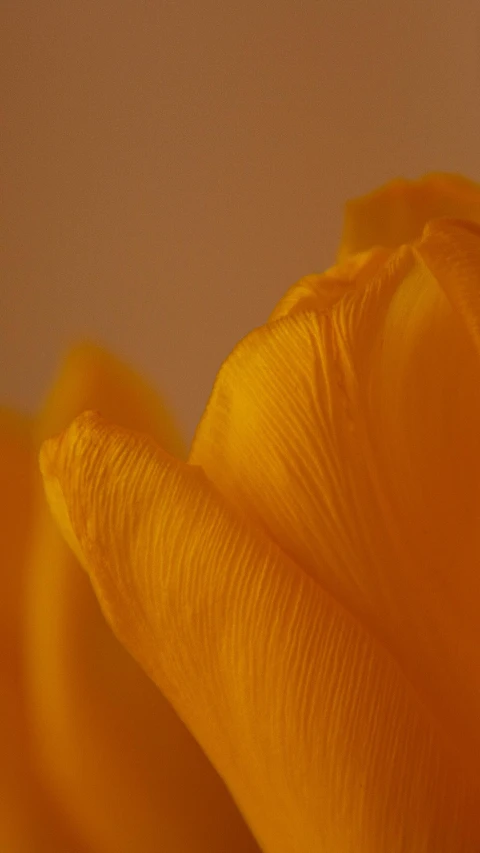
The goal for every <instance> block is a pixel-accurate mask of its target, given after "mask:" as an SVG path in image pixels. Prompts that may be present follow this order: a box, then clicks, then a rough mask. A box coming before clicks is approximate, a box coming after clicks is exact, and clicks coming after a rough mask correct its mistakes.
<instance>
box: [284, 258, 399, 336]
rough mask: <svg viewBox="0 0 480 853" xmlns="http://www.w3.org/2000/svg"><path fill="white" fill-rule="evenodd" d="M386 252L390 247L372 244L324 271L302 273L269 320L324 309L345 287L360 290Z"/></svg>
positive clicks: (339, 297)
mask: <svg viewBox="0 0 480 853" xmlns="http://www.w3.org/2000/svg"><path fill="white" fill-rule="evenodd" d="M390 254H391V253H390V250H388V249H383V248H381V247H376V248H374V249H370V250H369V251H368V252H360V253H359V254H358V255H352V256H351V257H348V258H347V259H346V260H345V261H343V263H341V264H337V265H336V266H334V267H330V269H328V270H326V271H325V272H324V273H319V274H317V275H306V276H304V277H303V278H301V279H300V281H297V282H296V283H295V284H294V285H293V286H292V287H290V288H289V289H288V290H287V292H286V294H285V295H284V296H283V297H282V299H281V300H280V302H279V303H278V305H277V306H276V307H275V309H274V311H273V312H272V315H271V317H270V320H278V319H280V317H284V316H285V315H286V314H292V313H293V312H294V311H309V310H311V309H313V310H315V311H325V310H326V309H327V308H330V307H331V306H332V305H334V303H335V302H338V300H339V299H341V298H342V296H345V294H346V293H348V291H349V290H352V289H353V288H355V289H356V290H362V288H363V287H365V285H366V284H368V282H369V281H370V279H371V278H372V276H374V275H375V273H377V272H379V270H381V268H382V267H383V266H384V264H385V263H386V262H387V260H388V258H389V257H390Z"/></svg>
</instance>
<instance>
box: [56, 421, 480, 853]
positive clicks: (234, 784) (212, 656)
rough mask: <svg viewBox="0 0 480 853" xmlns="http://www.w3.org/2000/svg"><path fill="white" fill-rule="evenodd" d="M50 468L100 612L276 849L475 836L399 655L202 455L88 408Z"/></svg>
mask: <svg viewBox="0 0 480 853" xmlns="http://www.w3.org/2000/svg"><path fill="white" fill-rule="evenodd" d="M42 470H43V475H44V480H45V486H46V491H47V495H51V493H52V486H53V487H54V500H53V502H52V503H53V509H54V511H57V509H58V503H57V502H58V499H59V496H62V499H63V502H64V508H63V509H62V512H63V514H64V516H65V517H68V518H69V521H70V525H71V527H72V531H73V534H74V535H75V537H76V539H77V541H78V543H79V546H80V548H81V549H82V552H83V562H84V564H85V566H86V567H87V569H88V571H89V573H90V574H91V577H92V581H93V584H94V587H95V590H96V592H97V595H98V597H99V600H100V602H101V605H102V607H103V609H104V612H105V614H106V616H107V619H108V620H109V622H110V624H111V625H112V627H113V629H114V631H115V632H116V633H117V635H118V637H119V638H120V639H121V641H122V642H124V643H125V644H126V645H127V647H128V648H129V649H130V650H131V651H132V653H133V654H134V655H135V657H136V658H137V660H139V661H140V662H141V663H142V665H143V666H144V667H145V668H146V670H147V672H149V673H150V675H151V676H152V678H153V679H154V680H155V681H156V683H157V684H158V685H159V687H160V689H161V690H162V691H163V692H164V694H165V695H166V696H168V697H169V699H170V700H171V702H172V704H174V705H175V707H176V708H177V710H178V712H179V714H180V715H181V716H182V717H183V719H184V720H185V721H186V723H187V724H188V726H189V727H190V728H191V730H192V732H193V733H194V734H195V736H196V737H197V738H198V740H199V742H200V743H201V744H202V745H203V747H204V748H205V750H206V752H207V754H208V755H209V756H210V757H211V759H212V761H213V762H214V764H215V765H216V767H217V768H218V770H219V772H220V773H221V775H222V776H223V777H224V778H225V779H226V780H227V782H228V784H229V786H230V788H231V790H232V792H233V794H234V796H235V798H236V800H237V802H238V803H239V805H240V807H241V809H242V811H243V812H244V814H245V815H246V817H247V820H248V822H249V824H250V825H251V826H252V827H253V829H254V831H255V833H256V835H257V837H258V839H259V842H260V844H261V847H262V850H264V851H265V853H298V851H316V850H318V851H320V850H325V851H327V850H328V851H330V850H331V851H336V850H345V851H346V850H348V851H350V850H351V851H356V853H357V851H358V853H385V851H387V850H388V851H389V853H404V851H406V850H408V851H409V853H451V851H452V850H455V851H456V853H467V851H468V853H476V851H477V850H478V848H479V845H480V823H479V818H478V814H479V812H478V805H479V800H478V788H475V786H474V785H473V784H472V782H471V780H470V779H468V778H467V776H466V775H465V774H464V773H463V771H462V770H460V768H459V766H458V764H457V763H456V759H455V758H454V757H453V755H452V754H450V752H449V749H448V747H447V746H446V743H445V742H444V740H443V738H442V737H441V735H440V734H439V731H438V730H437V729H436V726H435V723H434V721H433V720H432V718H431V717H430V715H429V714H428V713H427V712H425V710H424V708H423V706H422V704H421V701H420V700H419V698H418V696H417V694H416V692H415V691H414V690H413V689H412V687H411V685H410V683H409V682H408V680H407V679H405V678H404V676H403V674H402V673H401V671H400V669H399V668H398V666H397V664H396V662H395V661H394V660H393V658H392V657H391V656H390V655H389V654H388V652H386V650H384V649H383V648H382V646H381V645H380V644H379V643H378V642H377V641H376V639H375V638H374V637H373V635H371V634H370V633H369V632H368V631H366V630H365V629H364V628H363V627H362V626H361V624H360V623H359V622H357V621H356V620H355V619H354V618H353V617H352V616H351V615H350V614H348V612H347V611H345V610H344V609H343V608H342V607H341V606H340V605H339V604H337V603H336V602H335V601H334V600H333V599H332V598H331V597H330V596H329V595H328V594H327V593H326V592H324V590H323V589H322V588H321V586H320V585H319V584H318V583H317V582H316V581H315V580H314V579H312V578H310V577H309V576H308V575H306V574H305V573H304V572H303V571H302V570H301V569H300V568H299V567H298V566H297V565H296V564H295V563H294V562H292V561H291V560H289V558H288V557H287V556H286V555H285V554H284V553H283V552H282V551H281V550H280V549H279V548H278V547H277V546H276V545H275V543H273V542H272V541H271V540H269V539H268V538H267V537H265V536H264V534H263V533H262V531H261V529H260V528H258V527H256V526H255V525H253V524H250V522H249V521H248V519H247V518H246V517H245V516H244V515H242V514H239V513H237V512H236V511H234V510H233V508H232V507H230V506H229V505H228V503H227V502H226V501H225V500H223V499H222V498H221V497H220V496H219V494H218V493H217V491H216V489H215V488H214V487H213V485H212V484H211V483H210V482H209V481H208V480H207V478H206V476H205V474H204V473H203V472H202V471H201V470H200V469H198V468H195V467H192V466H189V465H185V464H184V463H182V462H179V461H177V460H175V459H173V458H172V457H170V456H168V454H167V453H165V452H164V451H163V450H162V449H161V448H159V447H158V446H157V445H156V444H155V442H154V441H153V440H151V439H149V438H147V437H145V436H142V435H138V434H135V433H133V432H131V431H128V430H124V429H121V428H119V427H116V426H112V425H110V424H108V423H106V422H105V421H103V420H102V419H101V418H99V417H98V416H97V415H95V414H93V413H86V414H84V415H82V416H81V417H80V418H78V419H77V420H76V421H75V422H74V423H73V424H72V425H71V426H70V427H69V429H68V430H67V431H66V432H64V433H63V434H62V435H61V436H60V437H59V438H58V439H54V440H50V441H48V442H46V443H45V444H44V448H43V451H42Z"/></svg>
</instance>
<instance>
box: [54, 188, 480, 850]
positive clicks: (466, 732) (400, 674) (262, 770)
mask: <svg viewBox="0 0 480 853" xmlns="http://www.w3.org/2000/svg"><path fill="white" fill-rule="evenodd" d="M445 215H447V216H449V217H451V218H449V219H446V218H443V219H442V218H438V217H441V216H445ZM452 217H453V218H452ZM475 223H480V188H478V187H476V186H475V185H473V184H471V183H469V182H466V181H464V180H463V179H460V178H455V177H453V176H446V175H431V176H427V177H426V178H425V179H423V180H422V181H419V182H418V183H416V184H409V183H406V182H394V183H393V184H390V185H387V186H386V187H384V188H382V189H381V190H380V191H378V192H377V193H374V194H372V195H371V196H370V197H367V198H366V199H364V200H361V201H360V202H356V203H351V204H350V206H348V207H347V217H346V226H345V232H344V240H343V242H342V247H341V250H340V253H339V263H338V265H337V266H336V267H334V268H332V269H330V270H328V271H327V272H326V273H325V274H324V275H319V276H309V277H307V278H306V279H303V280H302V281H300V282H299V283H298V284H297V285H295V286H294V287H293V288H292V289H291V290H290V291H289V292H288V293H287V294H286V296H285V297H284V299H283V300H282V301H281V303H280V304H279V306H277V309H276V310H275V312H274V314H273V315H272V318H271V319H270V321H269V322H268V323H267V324H266V325H265V326H263V327H261V328H260V329H257V330H256V331H254V332H253V333H252V334H251V335H249V336H247V338H245V339H244V340H243V341H242V342H241V343H240V344H239V345H238V346H237V347H236V349H235V350H234V352H233V353H232V355H231V356H230V357H229V358H228V359H227V361H226V362H225V364H224V365H223V367H222V369H221V371H220V373H219V376H218V378H217V381H216V384H215V387H214V390H213V393H212V396H211V398H210V401H209V404H208V406H207V409H206V412H205V414H204V416H203V418H202V420H201V422H200V425H199V427H198V430H197V433H196V436H195V439H194V442H193V446H192V449H191V452H190V455H189V459H188V462H183V461H182V460H181V459H179V458H178V457H176V456H175V455H174V454H171V453H170V452H169V448H168V446H166V445H165V446H162V437H161V436H160V437H159V436H158V434H157V435H154V434H153V431H152V430H151V429H150V428H148V425H147V426H145V424H143V425H142V424H140V425H134V424H125V425H122V426H116V425H114V424H113V423H112V422H111V421H112V420H113V421H114V420H115V418H112V417H111V415H110V414H109V412H108V411H107V410H106V408H105V410H104V411H103V413H102V415H103V416H102V415H98V414H93V413H91V412H89V413H88V412H87V413H85V414H83V415H81V416H80V417H79V418H77V419H76V420H75V421H74V422H73V423H72V425H71V426H70V427H69V428H68V429H67V430H66V431H64V432H63V433H62V434H61V435H60V436H59V437H58V438H57V439H52V440H50V441H47V442H46V443H45V444H44V449H43V453H42V468H43V473H44V478H45V484H46V490H47V495H48V498H49V501H50V504H51V507H52V510H53V512H54V514H55V516H56V518H57V522H58V524H59V526H60V527H61V529H62V531H63V533H64V536H65V537H66V539H67V541H68V542H69V543H70V544H71V546H72V548H73V550H74V551H75V553H76V554H77V555H78V556H79V558H80V560H81V562H82V563H83V565H84V567H85V568H86V569H87V571H88V573H89V574H90V577H91V580H92V583H93V587H94V589H95V592H96V594H97V596H98V598H99V601H100V604H101V606H102V609H103V611H104V614H105V616H106V618H107V621H108V622H109V623H110V625H111V626H112V628H113V631H114V632H115V634H116V635H117V636H118V638H119V639H120V640H121V642H122V643H124V644H125V646H126V647H127V648H128V649H129V650H130V652H131V653H132V654H133V656H134V657H135V658H136V659H137V661H139V662H140V663H141V665H142V666H143V667H144V669H145V670H146V672H147V673H148V674H149V675H150V677H151V678H152V680H153V681H154V682H155V683H156V684H157V685H158V687H159V688H160V692H159V695H160V694H161V695H162V696H163V697H165V698H166V699H167V700H168V701H169V702H170V703H171V705H172V706H173V707H174V708H175V710H176V711H177V713H178V715H179V716H180V717H181V718H182V719H183V720H184V721H185V723H186V724H187V726H188V728H189V729H190V731H191V732H192V733H193V735H194V736H195V738H196V739H197V741H198V742H199V743H200V744H201V746H202V747H203V749H204V750H205V752H206V754H207V755H208V756H209V758H210V759H211V761H212V763H213V765H214V766H215V767H216V768H217V770H218V771H219V773H220V775H221V776H222V777H223V778H224V779H225V780H226V782H227V784H228V786H229V788H230V790H231V792H232V793H233V796H234V798H235V800H236V802H237V804H238V805H239V807H240V809H241V811H242V813H243V814H244V816H245V818H246V820H247V822H248V823H249V825H250V827H251V828H252V830H253V832H254V834H255V836H256V838H257V839H258V841H259V843H260V846H261V848H262V849H263V850H264V851H267V853H316V851H318V853H324V851H325V853H326V852H327V851H328V853H478V850H479V849H480V728H479V719H480V666H479V653H480V620H479V618H478V611H479V605H480V572H479V571H478V565H479V562H480V560H479V558H480V552H479V548H480V524H479V510H480V494H479V491H480V476H479V475H480V452H479V451H480V447H479V442H480V438H479V436H480V382H479V378H480V364H479V356H480V339H479V334H480V333H479V329H480V299H479V292H480V228H479V227H478V225H476V224H475ZM132 427H136V429H135V428H132ZM52 431H53V428H52ZM159 439H160V440H159ZM47 598H48V593H47V592H46V591H45V593H44V599H47ZM75 678H77V673H76V666H72V668H71V679H72V681H73V679H75ZM122 689H123V688H122ZM121 695H124V694H121ZM94 699H95V694H94V696H93V698H92V708H93V707H94ZM125 719H126V720H127V722H128V720H129V719H130V715H129V713H128V711H126V713H125ZM123 769H125V768H123ZM127 784H128V781H126V782H125V785H127ZM229 844H230V842H229V843H228V844H227V846H226V847H225V849H226V850H230V849H232V848H231V847H230V846H229ZM139 846H140V847H141V845H139ZM167 849H168V848H167ZM192 849H195V848H192Z"/></svg>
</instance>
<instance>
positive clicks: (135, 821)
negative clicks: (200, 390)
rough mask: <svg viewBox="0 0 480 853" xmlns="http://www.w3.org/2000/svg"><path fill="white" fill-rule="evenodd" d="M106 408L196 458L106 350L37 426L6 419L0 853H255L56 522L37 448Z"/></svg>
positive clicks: (0, 453)
mask: <svg viewBox="0 0 480 853" xmlns="http://www.w3.org/2000/svg"><path fill="white" fill-rule="evenodd" d="M92 406H93V407H99V408H101V409H102V411H103V412H104V413H105V414H106V415H107V416H108V417H110V418H112V419H115V420H118V421H119V422H120V423H123V424H124V425H125V426H126V427H129V428H132V429H143V430H147V431H148V432H149V433H150V434H151V435H152V436H154V437H155V439H156V440H157V441H159V442H161V443H162V445H163V446H165V447H168V448H169V449H170V450H171V451H172V452H174V453H175V454H176V455H182V453H183V451H182V445H181V442H180V441H179V439H178V438H177V437H176V435H175V431H174V429H173V426H172V425H171V423H170V421H169V418H168V416H167V414H166V412H165V410H164V409H163V407H162V405H161V403H160V401H159V400H158V399H157V398H156V396H155V395H154V394H153V392H152V391H150V390H149V388H148V387H147V386H146V384H145V383H143V382H142V381H141V380H140V379H139V378H138V377H137V376H136V375H135V374H134V373H133V372H132V371H130V370H129V369H127V368H125V367H123V365H122V364H120V363H119V362H118V361H117V360H116V359H114V358H113V357H111V356H109V355H108V354H106V353H104V352H103V351H102V350H100V349H99V348H97V347H94V346H89V345H85V346H80V347H77V348H76V349H75V350H73V351H72V352H71V353H70V355H69V356H68V358H67V359H66V362H65V364H64V366H63V369H62V371H61V373H60V376H59V377H58V380H57V382H56V384H55V386H54V388H53V389H52V392H51V394H50V396H49V398H48V399H47V401H46V403H45V406H44V407H43V410H42V411H41V412H40V414H39V416H38V418H37V419H36V421H35V422H34V423H32V424H29V423H27V422H25V421H24V420H23V419H21V418H20V417H18V416H14V415H11V414H9V413H7V412H3V413H1V415H0V442H1V449H0V487H1V494H2V513H1V515H0V518H1V522H0V525H1V528H0V539H1V544H2V556H3V561H2V584H3V587H2V590H3V595H2V597H1V598H0V690H1V709H2V724H1V727H0V755H1V760H0V851H1V853H137V851H138V853H160V851H161V852H162V853H163V851H165V853H212V851H213V853H225V851H230V850H232V851H234V853H255V851H258V847H257V845H256V843H255V842H254V840H253V838H252V836H251V834H250V832H249V830H248V829H247V827H246V825H245V822H244V821H243V819H242V818H241V816H240V814H239V812H238V809H237V808H236V807H235V805H234V803H233V801H232V799H231V796H230V794H229V793H228V791H227V789H226V788H225V786H224V784H223V782H222V781H221V780H220V778H219V777H218V774H217V773H216V772H215V771H214V769H213V767H212V766H211V764H210V763H209V761H208V760H207V758H206V757H205V755H204V754H203V753H202V751H201V749H200V747H199V746H198V745H197V743H196V742H195V740H194V739H193V737H192V735H191V734H190V733H189V732H188V730H187V729H186V728H185V726H184V724H183V723H182V722H181V721H180V719H179V718H178V716H177V715H176V713H175V712H174V711H173V710H172V708H171V706H170V704H169V703H168V702H167V701H166V700H165V699H164V697H163V696H162V695H161V693H160V692H159V691H158V690H157V689H156V688H155V686H154V685H153V684H152V683H151V681H150V680H149V679H148V678H147V676H146V675H144V673H143V672H142V670H141V669H140V667H139V666H138V665H137V664H136V663H134V661H133V660H132V658H131V657H130V655H129V654H128V653H127V652H126V651H125V650H124V649H123V648H122V647H121V646H120V644H119V643H118V641H117V640H116V639H115V638H114V636H113V634H112V633H111V631H110V630H109V628H108V627H107V625H106V623H105V621H104V619H103V617H102V614H101V611H100V609H99V607H98V604H97V602H96V600H95V596H94V594H93V591H92V589H91V585H90V582H89V580H88V578H87V576H86V575H85V573H84V572H83V571H82V569H81V568H80V566H79V565H78V563H77V562H76V560H75V557H74V556H73V555H72V554H71V552H70V549H69V548H68V546H67V545H66V544H65V543H64V541H63V539H62V537H61V535H60V534H59V532H58V531H57V529H56V526H55V524H54V522H53V520H52V518H51V516H50V513H49V510H48V506H47V504H46V501H45V496H44V493H43V487H42V484H41V482H40V478H39V474H38V472H37V467H38V465H37V449H36V448H38V445H39V443H40V441H41V440H42V439H43V438H44V437H45V436H46V435H49V434H51V433H52V432H55V431H58V430H59V429H61V428H63V427H65V426H66V425H67V423H68V422H69V421H70V420H71V419H72V417H75V416H76V415H77V414H78V413H79V412H81V411H82V410H83V409H84V408H85V407H92ZM35 475H36V477H37V482H35Z"/></svg>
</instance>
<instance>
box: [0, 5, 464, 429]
mask: <svg viewBox="0 0 480 853" xmlns="http://www.w3.org/2000/svg"><path fill="white" fill-rule="evenodd" d="M478 14H479V13H478V3H477V0H471V2H468V0H467V1H466V2H465V1H464V0H459V2H456V3H450V2H448V0H427V2H425V0H406V2H402V0H400V2H393V0H362V2H360V0H351V2H341V0H330V2H325V0H305V2H302V0H292V2H287V0H276V2H261V0H244V2H242V3H230V2H228V0H226V2H225V0H224V2H220V0H204V2H193V0H176V2H174V0H143V2H142V0H131V2H130V0H117V1H116V2H113V0H77V2H73V0H45V2H34V0H23V2H22V0H4V2H3V3H2V18H3V19H4V20H3V22H2V30H1V33H2V40H4V45H3V47H2V63H3V64H4V70H3V71H2V86H3V89H4V107H3V126H4V132H3V134H2V136H3V138H2V146H3V153H2V165H3V169H2V173H3V178H2V181H3V204H4V211H5V216H4V221H5V223H6V227H5V247H6V251H5V252H4V261H3V263H4V269H3V272H2V280H1V285H0V287H1V290H0V397H1V398H2V399H3V400H4V401H5V402H7V401H8V402H10V403H14V404H17V405H20V406H23V407H33V406H34V405H36V404H37V403H38V402H39V400H40V398H41V394H42V391H43V390H44V389H45V387H46V385H47V383H48V381H49V380H50V377H51V375H52V372H53V370H54V368H55V365H56V363H57V360H58V358H59V356H60V354H61V352H62V350H63V349H64V348H65V347H66V346H67V345H68V344H69V342H71V341H72V340H76V339H77V338H79V337H83V336H85V335H88V336H90V337H93V338H95V339H99V340H100V341H103V342H104V343H106V344H107V345H109V346H110V347H111V348H113V349H114V350H115V351H117V352H118V353H119V354H121V355H123V356H124V357H126V358H128V359H129V360H130V361H131V362H132V363H134V364H135V365H137V366H138V367H139V368H140V369H142V370H143V371H144V372H145V373H146V374H147V375H149V376H150V377H151V378H152V379H153V380H154V381H155V383H156V384H157V385H158V387H159V388H161V389H163V391H164V392H165V393H166V395H167V397H168V398H169V399H170V400H171V402H172V404H173V405H174V407H175V408H176V410H177V413H178V416H179V420H180V422H181V424H182V425H183V426H184V428H185V431H186V433H187V434H191V432H192V429H193V426H194V424H195V422H196V420H197V419H198V417H199V415H200V413H201V411H202V408H203V405H204V403H205V401H206V398H207V395H208V392H209V389H210V386H211V383H212V381H213V379H214V376H215V373H216V371H217V368H218V366H219V364H220V363H221V361H222V360H223V358H224V357H225V356H226V355H227V353H228V351H229V350H230V349H231V348H232V346H233V345H234V344H235V342H236V340H237V339H238V338H239V337H241V336H242V335H243V334H245V333H246V332H247V331H248V330H249V329H250V328H251V327H253V326H255V325H257V324H259V323H261V322H262V321H263V320H264V319H265V317H266V316H267V315H268V313H269V311H270V309H271V307H272V305H273V304H274V303H275V301H276V300H277V299H278V298H279V296H280V295H281V294H282V292H283V291H284V290H285V289H286V288H287V287H288V285H289V284H291V283H292V282H293V281H295V279H297V278H298V277H300V276H301V275H303V274H304V273H307V272H313V271H316V270H319V269H321V268H322V267H324V266H325V265H327V264H329V263H330V261H331V260H332V257H333V253H334V251H335V244H336V239H337V236H338V233H339V228H340V217H341V205H342V202H343V200H344V199H345V198H346V197H348V196H351V195H355V194H359V193H362V192H364V191H366V190H368V189H369V188H371V187H372V186H373V185H375V184H378V183H379V182H383V181H384V180H386V179H388V178H390V177H393V176H395V175H398V174H404V175H407V176H417V175H419V174H421V173H422V172H424V171H426V170H430V169H438V168H440V169H451V170H461V171H463V172H465V173H467V174H468V175H470V176H471V177H476V178H479V177H480V147H479V144H478V138H479V127H480V123H479V109H480V85H479V84H480V78H479V61H478Z"/></svg>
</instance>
